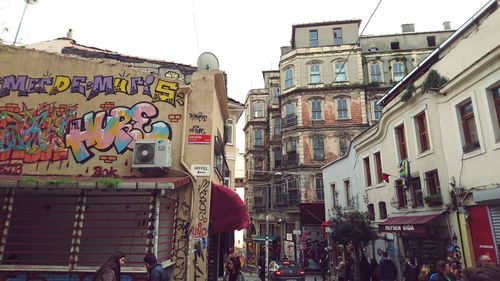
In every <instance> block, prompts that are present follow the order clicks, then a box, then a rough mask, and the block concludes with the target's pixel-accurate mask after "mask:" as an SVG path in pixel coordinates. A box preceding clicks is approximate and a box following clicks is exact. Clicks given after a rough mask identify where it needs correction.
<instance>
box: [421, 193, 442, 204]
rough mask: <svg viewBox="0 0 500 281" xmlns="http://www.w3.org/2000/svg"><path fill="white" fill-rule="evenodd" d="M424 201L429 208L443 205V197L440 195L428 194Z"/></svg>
mask: <svg viewBox="0 0 500 281" xmlns="http://www.w3.org/2000/svg"><path fill="white" fill-rule="evenodd" d="M424 201H425V203H426V204H427V205H429V206H436V205H441V204H443V197H441V194H439V193H436V194H428V195H426V196H425V197H424Z"/></svg>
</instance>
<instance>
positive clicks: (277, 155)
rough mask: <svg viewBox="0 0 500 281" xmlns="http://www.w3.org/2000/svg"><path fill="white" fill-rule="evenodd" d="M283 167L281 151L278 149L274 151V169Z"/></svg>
mask: <svg viewBox="0 0 500 281" xmlns="http://www.w3.org/2000/svg"><path fill="white" fill-rule="evenodd" d="M280 166H281V149H279V148H276V149H274V167H275V168H276V167H280Z"/></svg>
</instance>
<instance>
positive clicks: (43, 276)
mask: <svg viewBox="0 0 500 281" xmlns="http://www.w3.org/2000/svg"><path fill="white" fill-rule="evenodd" d="M93 275H94V273H93V272H85V273H83V272H82V273H54V272H5V273H3V274H2V275H0V281H60V280H73V281H90V280H92V277H93ZM120 279H121V280H123V281H147V280H148V277H147V276H146V274H144V273H123V272H122V274H121V278H120Z"/></svg>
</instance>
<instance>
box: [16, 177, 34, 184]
mask: <svg viewBox="0 0 500 281" xmlns="http://www.w3.org/2000/svg"><path fill="white" fill-rule="evenodd" d="M19 182H20V183H36V178H34V177H22V178H21V179H20V180H19Z"/></svg>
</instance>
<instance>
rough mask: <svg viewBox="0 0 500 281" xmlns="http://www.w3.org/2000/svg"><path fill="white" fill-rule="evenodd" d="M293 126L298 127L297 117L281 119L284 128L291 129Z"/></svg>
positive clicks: (292, 115) (289, 116) (290, 116)
mask: <svg viewBox="0 0 500 281" xmlns="http://www.w3.org/2000/svg"><path fill="white" fill-rule="evenodd" d="M293 126H297V115H295V114H291V115H287V116H286V117H285V118H282V119H281V127H282V128H289V127H293Z"/></svg>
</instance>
